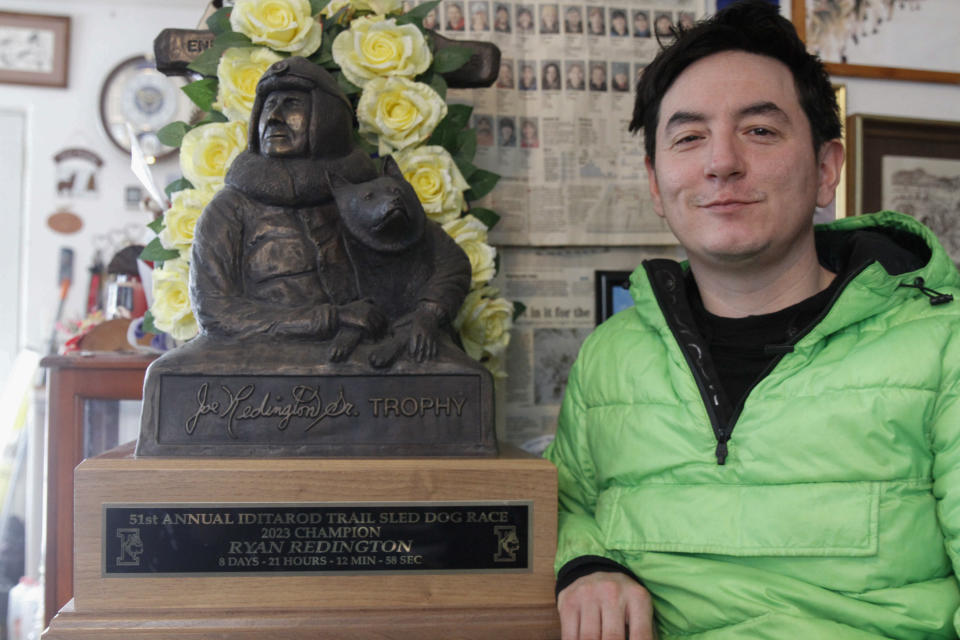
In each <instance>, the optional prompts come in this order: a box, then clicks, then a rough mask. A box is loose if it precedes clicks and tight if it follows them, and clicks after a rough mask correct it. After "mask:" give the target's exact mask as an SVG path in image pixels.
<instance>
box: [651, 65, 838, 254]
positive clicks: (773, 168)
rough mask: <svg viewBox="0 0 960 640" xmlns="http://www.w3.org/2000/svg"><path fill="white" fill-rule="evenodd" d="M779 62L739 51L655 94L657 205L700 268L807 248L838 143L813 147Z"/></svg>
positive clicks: (826, 195)
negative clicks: (658, 95) (658, 97)
mask: <svg viewBox="0 0 960 640" xmlns="http://www.w3.org/2000/svg"><path fill="white" fill-rule="evenodd" d="M811 140H812V138H811V133H810V124H809V122H808V121H807V117H806V114H805V113H804V112H803V109H802V107H801V106H800V102H799V100H798V98H797V92H796V89H795V88H794V82H793V76H792V75H791V73H790V70H789V69H788V68H787V67H786V66H785V65H784V64H783V63H781V62H779V61H777V60H774V59H773V58H768V57H765V56H760V55H756V54H751V53H745V52H742V51H726V52H722V53H717V54H714V55H712V56H709V57H707V58H704V59H702V60H699V61H697V62H695V63H694V64H692V65H691V66H689V67H688V68H687V69H686V70H685V71H684V72H683V73H681V74H680V76H679V77H678V78H677V79H676V80H675V81H674V83H673V86H671V87H670V89H669V90H668V91H667V92H666V94H664V96H663V100H662V101H661V103H660V113H659V123H658V125H657V131H656V166H654V165H652V164H651V162H650V159H649V158H647V173H648V176H649V179H650V193H651V195H652V196H653V204H654V210H655V211H656V212H657V214H658V215H660V216H662V217H663V218H665V219H666V221H667V224H668V225H669V226H670V229H671V230H672V231H673V232H674V234H675V235H676V236H677V238H678V239H679V240H680V244H681V245H683V247H684V248H685V249H686V250H687V255H688V256H689V258H690V264H691V265H692V266H693V267H694V269H696V268H697V267H698V266H699V267H702V268H707V269H710V268H713V269H720V270H723V269H731V268H742V267H764V266H766V267H769V266H770V265H778V264H779V265H786V264H787V263H785V262H784V261H788V260H791V259H793V258H795V257H797V256H798V255H800V252H803V251H807V250H812V243H813V234H812V224H813V211H814V208H815V206H817V205H820V206H825V205H827V204H829V203H830V201H831V200H832V199H833V194H834V190H835V189H836V185H837V182H838V180H839V177H840V168H841V166H842V164H843V148H842V146H841V144H840V143H839V142H838V141H835V140H834V141H829V142H827V143H825V144H824V145H823V147H822V148H821V149H820V152H819V153H815V152H814V149H813V143H812V141H811Z"/></svg>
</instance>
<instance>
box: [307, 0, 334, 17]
mask: <svg viewBox="0 0 960 640" xmlns="http://www.w3.org/2000/svg"><path fill="white" fill-rule="evenodd" d="M328 4H330V0H310V15H312V16H315V15H317V14H318V13H320V12H321V11H323V9H324V8H325V7H326V6H327V5H328Z"/></svg>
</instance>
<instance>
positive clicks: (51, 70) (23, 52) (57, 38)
mask: <svg viewBox="0 0 960 640" xmlns="http://www.w3.org/2000/svg"><path fill="white" fill-rule="evenodd" d="M69 59H70V18H69V16H51V15H45V14H39V13H20V12H11V11H0V82H4V83H7V84H28V85H36V86H42V87H65V86H67V72H68V70H69V61H70V60H69Z"/></svg>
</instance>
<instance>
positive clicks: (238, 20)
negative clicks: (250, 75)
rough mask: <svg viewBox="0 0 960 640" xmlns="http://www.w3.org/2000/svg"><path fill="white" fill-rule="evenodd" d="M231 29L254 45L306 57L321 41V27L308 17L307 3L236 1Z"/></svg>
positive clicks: (304, 0)
mask: <svg viewBox="0 0 960 640" xmlns="http://www.w3.org/2000/svg"><path fill="white" fill-rule="evenodd" d="M230 26H231V27H232V28H233V30H234V31H238V32H240V33H242V34H243V35H245V36H247V37H248V38H250V40H252V41H253V43H254V44H262V45H264V46H267V47H270V48H271V49H273V50H274V51H286V52H288V53H290V54H292V55H295V56H309V55H310V54H312V53H313V52H314V51H316V50H317V49H319V48H320V41H321V40H322V38H323V27H322V26H321V25H320V23H319V22H317V21H316V20H315V19H314V18H313V17H311V13H310V2H309V0H237V1H236V4H234V5H233V11H232V12H231V13H230Z"/></svg>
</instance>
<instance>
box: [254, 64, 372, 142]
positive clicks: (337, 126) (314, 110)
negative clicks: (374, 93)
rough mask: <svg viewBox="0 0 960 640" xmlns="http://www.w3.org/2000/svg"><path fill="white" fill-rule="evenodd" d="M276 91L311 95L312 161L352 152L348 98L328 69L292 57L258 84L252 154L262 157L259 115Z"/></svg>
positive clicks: (269, 72) (351, 110)
mask: <svg viewBox="0 0 960 640" xmlns="http://www.w3.org/2000/svg"><path fill="white" fill-rule="evenodd" d="M274 91H304V92H306V93H307V94H309V95H310V105H311V113H310V135H309V140H310V144H309V149H310V152H309V155H310V157H312V158H317V157H324V158H336V157H341V156H344V155H346V154H347V153H349V152H350V151H352V150H353V146H354V145H353V139H352V136H351V133H352V131H353V106H352V105H351V104H350V101H349V100H348V99H347V96H346V95H345V94H344V93H343V91H341V90H340V87H339V86H338V85H337V81H336V80H335V79H334V77H333V76H332V75H330V73H328V72H327V70H326V69H324V68H323V67H321V66H319V65H316V64H314V63H312V62H310V61H309V60H307V59H306V58H302V57H300V56H293V57H290V58H286V59H284V60H279V61H277V62H274V63H273V64H272V65H270V67H269V68H268V69H267V70H266V72H265V73H264V74H263V77H262V78H260V82H259V83H257V95H256V98H254V101H253V108H252V110H251V111H250V129H249V141H250V143H249V149H250V151H252V152H253V153H260V115H261V114H262V113H263V103H264V102H265V101H266V99H267V96H268V95H270V93H272V92H274Z"/></svg>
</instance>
